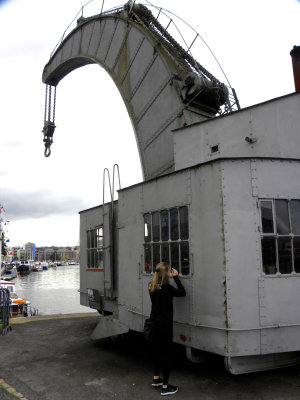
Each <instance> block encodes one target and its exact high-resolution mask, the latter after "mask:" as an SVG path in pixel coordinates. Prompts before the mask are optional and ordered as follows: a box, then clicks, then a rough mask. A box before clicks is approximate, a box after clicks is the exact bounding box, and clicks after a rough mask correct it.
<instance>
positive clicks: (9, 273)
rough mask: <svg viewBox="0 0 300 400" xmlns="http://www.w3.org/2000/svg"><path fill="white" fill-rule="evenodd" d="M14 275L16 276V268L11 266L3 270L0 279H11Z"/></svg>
mask: <svg viewBox="0 0 300 400" xmlns="http://www.w3.org/2000/svg"><path fill="white" fill-rule="evenodd" d="M16 276H18V272H17V268H16V267H12V268H11V269H8V270H6V271H5V273H4V274H3V275H2V279H4V280H5V281H11V280H12V279H14V278H15V277H16Z"/></svg>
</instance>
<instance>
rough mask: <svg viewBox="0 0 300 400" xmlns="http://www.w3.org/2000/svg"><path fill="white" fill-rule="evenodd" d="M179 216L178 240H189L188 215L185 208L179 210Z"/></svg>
mask: <svg viewBox="0 0 300 400" xmlns="http://www.w3.org/2000/svg"><path fill="white" fill-rule="evenodd" d="M179 215H180V239H181V240H186V239H188V238H189V214H188V208H187V207H180V208H179Z"/></svg>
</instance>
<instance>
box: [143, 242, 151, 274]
mask: <svg viewBox="0 0 300 400" xmlns="http://www.w3.org/2000/svg"><path fill="white" fill-rule="evenodd" d="M145 272H147V273H151V272H152V257H151V245H149V244H146V245H145Z"/></svg>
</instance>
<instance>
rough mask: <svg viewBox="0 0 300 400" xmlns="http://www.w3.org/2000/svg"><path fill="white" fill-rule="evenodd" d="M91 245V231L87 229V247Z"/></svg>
mask: <svg viewBox="0 0 300 400" xmlns="http://www.w3.org/2000/svg"><path fill="white" fill-rule="evenodd" d="M90 247H91V231H87V248H88V249H89V248H90Z"/></svg>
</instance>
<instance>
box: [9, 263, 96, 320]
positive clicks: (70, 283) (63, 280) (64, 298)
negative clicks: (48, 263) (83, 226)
mask: <svg viewBox="0 0 300 400" xmlns="http://www.w3.org/2000/svg"><path fill="white" fill-rule="evenodd" d="M14 282H15V284H16V292H17V294H18V295H19V296H20V297H24V298H26V299H27V300H28V301H30V302H31V305H32V307H35V308H37V309H38V311H39V314H44V315H52V314H69V313H88V312H92V311H93V310H91V309H90V308H89V307H84V306H81V305H80V303H79V292H78V289H79V265H68V266H59V267H53V268H49V269H48V270H46V271H41V272H31V273H30V274H29V275H25V276H18V277H17V278H15V279H14Z"/></svg>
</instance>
